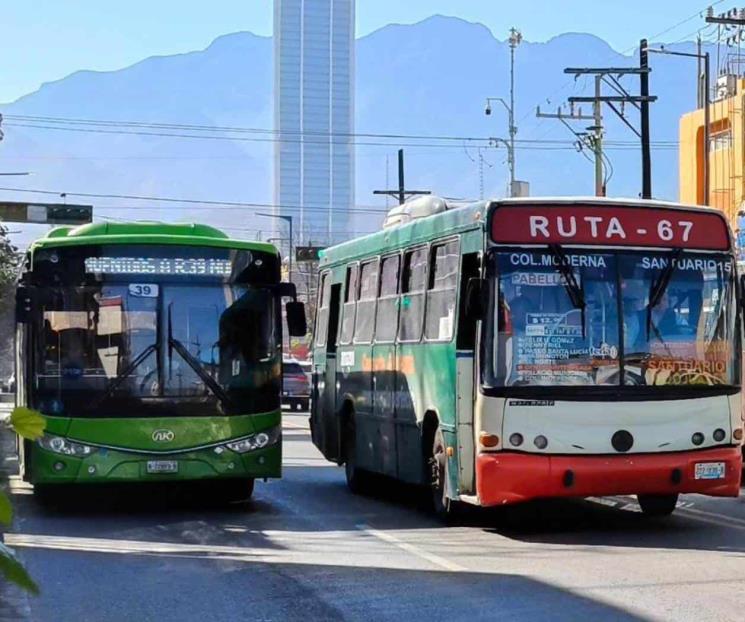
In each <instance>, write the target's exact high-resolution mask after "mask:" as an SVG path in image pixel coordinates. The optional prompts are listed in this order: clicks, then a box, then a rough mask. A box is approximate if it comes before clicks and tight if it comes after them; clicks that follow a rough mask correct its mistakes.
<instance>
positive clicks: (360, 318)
mask: <svg viewBox="0 0 745 622" xmlns="http://www.w3.org/2000/svg"><path fill="white" fill-rule="evenodd" d="M377 293H378V260H377V259H375V260H374V261H368V262H367V263H363V264H362V266H361V267H360V299H359V301H358V302H357V316H356V319H355V321H354V342H355V343H370V342H371V341H372V336H373V330H374V328H375V307H376V297H377Z"/></svg>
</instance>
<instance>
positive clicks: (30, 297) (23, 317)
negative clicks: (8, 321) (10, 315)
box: [16, 285, 35, 324]
mask: <svg viewBox="0 0 745 622" xmlns="http://www.w3.org/2000/svg"><path fill="white" fill-rule="evenodd" d="M34 300H35V291H34V288H33V287H26V286H23V285H20V286H18V288H16V322H17V323H18V324H28V323H29V322H30V321H31V317H32V315H33V311H34Z"/></svg>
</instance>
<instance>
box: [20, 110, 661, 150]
mask: <svg viewBox="0 0 745 622" xmlns="http://www.w3.org/2000/svg"><path fill="white" fill-rule="evenodd" d="M5 118H6V119H13V118H17V119H20V120H22V121H24V122H20V123H17V122H12V121H11V122H10V123H7V122H6V123H5V125H6V126H15V127H26V128H32V129H48V130H58V131H75V132H84V133H102V134H132V135H136V136H141V135H145V136H157V137H173V138H191V139H212V140H229V141H241V142H268V143H274V142H289V143H296V142H309V143H311V144H312V143H313V141H309V140H306V139H304V137H306V136H310V137H313V138H319V139H323V138H333V137H335V136H344V137H350V138H378V139H384V140H399V139H404V140H434V141H443V142H457V143H459V144H453V145H448V144H444V145H443V144H440V143H413V144H411V145H405V146H413V147H448V148H456V149H460V148H461V147H462V143H463V142H464V141H467V142H476V143H477V142H483V143H489V142H490V141H494V140H495V137H493V136H457V135H426V134H382V133H381V134H373V133H352V134H334V133H332V132H307V131H306V132H280V131H278V130H270V129H260V128H241V127H236V128H230V127H221V126H207V125H201V126H200V125H190V124H169V123H155V122H146V121H111V120H100V121H94V120H81V119H72V118H65V117H31V116H27V115H5ZM42 120H43V121H42ZM42 123H53V124H54V125H44V124H42ZM79 124H83V125H84V126H85V127H78V125H79ZM137 128H143V129H137ZM147 128H155V129H181V130H191V131H213V132H214V131H217V132H238V133H246V132H248V133H256V134H269V135H270V136H268V137H267V136H258V137H255V136H251V137H245V136H240V137H236V136H225V135H223V134H222V133H213V134H183V133H175V132H156V131H149V130H147ZM285 134H289V135H290V136H293V137H296V138H283V137H282V136H283V135H285ZM301 139H303V140H301ZM497 140H499V139H497ZM319 142H321V141H320V140H319ZM515 142H516V143H518V144H520V146H522V147H523V148H527V147H529V146H533V145H561V144H566V142H567V141H561V140H531V139H516V140H515ZM658 142H660V143H661V144H664V143H666V142H671V141H658ZM324 144H325V143H324ZM350 144H354V145H362V146H385V147H390V146H399V144H400V143H390V142H380V141H354V142H351V143H350ZM619 144H623V141H619Z"/></svg>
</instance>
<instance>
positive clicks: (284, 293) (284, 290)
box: [277, 283, 297, 300]
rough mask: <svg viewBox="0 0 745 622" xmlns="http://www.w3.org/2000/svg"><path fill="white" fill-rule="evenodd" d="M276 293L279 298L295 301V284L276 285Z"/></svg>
mask: <svg viewBox="0 0 745 622" xmlns="http://www.w3.org/2000/svg"><path fill="white" fill-rule="evenodd" d="M277 293H278V294H279V297H280V298H292V299H293V300H297V289H296V287H295V283H279V284H277Z"/></svg>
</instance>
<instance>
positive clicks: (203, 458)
mask: <svg viewBox="0 0 745 622" xmlns="http://www.w3.org/2000/svg"><path fill="white" fill-rule="evenodd" d="M31 465H32V469H31V473H32V475H31V477H30V478H29V479H30V481H31V483H33V484H73V483H74V484H85V483H91V484H102V483H114V482H168V481H194V480H209V479H232V478H247V477H253V478H265V477H266V478H269V477H280V475H281V470H282V450H281V445H279V444H275V445H272V446H269V447H265V448H263V449H258V450H256V451H251V452H248V453H245V454H239V453H235V452H232V451H223V452H221V453H219V454H218V453H216V452H215V451H214V449H202V450H195V451H185V452H182V453H177V454H170V455H163V454H155V453H145V452H142V453H135V452H131V451H117V450H105V449H100V450H98V451H96V452H95V453H93V454H91V455H89V456H87V457H85V458H74V457H69V456H60V455H58V454H54V453H52V452H50V451H46V450H43V449H41V448H38V447H34V451H33V456H32V459H31ZM164 467H168V469H167V470H165V471H162V470H160V469H163V468H164Z"/></svg>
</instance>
